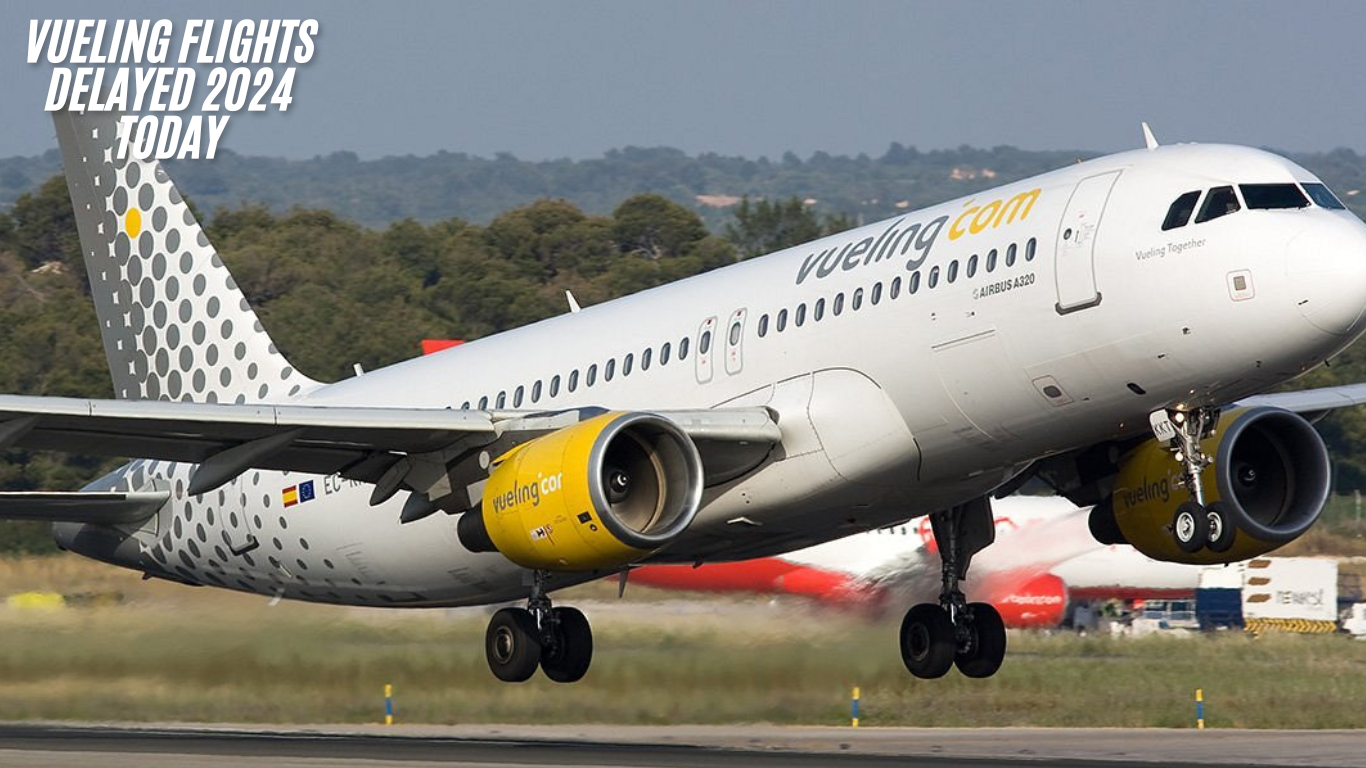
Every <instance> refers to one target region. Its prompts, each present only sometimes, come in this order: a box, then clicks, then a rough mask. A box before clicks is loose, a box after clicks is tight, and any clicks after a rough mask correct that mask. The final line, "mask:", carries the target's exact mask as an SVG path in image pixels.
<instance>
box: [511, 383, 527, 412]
mask: <svg viewBox="0 0 1366 768" xmlns="http://www.w3.org/2000/svg"><path fill="white" fill-rule="evenodd" d="M525 391H526V390H525V388H523V387H522V385H521V384H518V385H517V389H516V390H515V391H513V393H512V407H513V408H521V407H522V394H523V393H524V392H525Z"/></svg>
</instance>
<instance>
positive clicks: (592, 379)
mask: <svg viewBox="0 0 1366 768" xmlns="http://www.w3.org/2000/svg"><path fill="white" fill-rule="evenodd" d="M597 380H598V364H597V363H593V364H592V365H590V366H588V376H587V377H585V378H584V380H583V385H584V386H585V387H591V386H593V385H594V384H595V383H597Z"/></svg>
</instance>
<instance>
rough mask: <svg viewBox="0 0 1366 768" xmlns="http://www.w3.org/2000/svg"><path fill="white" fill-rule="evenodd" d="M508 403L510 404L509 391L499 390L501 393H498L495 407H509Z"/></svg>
mask: <svg viewBox="0 0 1366 768" xmlns="http://www.w3.org/2000/svg"><path fill="white" fill-rule="evenodd" d="M507 404H508V393H507V392H506V391H503V392H499V393H498V402H497V403H495V404H494V407H495V408H505V407H507Z"/></svg>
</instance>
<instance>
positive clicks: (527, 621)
mask: <svg viewBox="0 0 1366 768" xmlns="http://www.w3.org/2000/svg"><path fill="white" fill-rule="evenodd" d="M484 655H485V656H486V657H487V658H488V662H489V669H490V670H492V671H493V675H494V677H497V678H498V679H499V680H502V681H503V682H505V683H521V682H525V681H526V680H528V679H530V678H531V676H532V675H533V674H535V673H536V665H537V664H539V663H540V661H541V638H540V632H539V631H538V630H537V629H536V620H535V619H533V618H532V617H531V612H530V611H528V610H526V609H525V608H502V609H500V610H499V611H498V612H497V613H494V614H493V618H491V619H489V628H488V631H487V632H485V633H484Z"/></svg>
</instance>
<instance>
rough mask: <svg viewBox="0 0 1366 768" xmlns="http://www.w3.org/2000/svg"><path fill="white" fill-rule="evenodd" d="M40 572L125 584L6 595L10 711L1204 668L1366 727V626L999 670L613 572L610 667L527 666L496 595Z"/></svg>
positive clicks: (899, 698)
mask: <svg viewBox="0 0 1366 768" xmlns="http://www.w3.org/2000/svg"><path fill="white" fill-rule="evenodd" d="M29 589H56V590H57V591H62V592H66V593H68V594H77V593H81V594H86V595H90V594H95V595H120V596H121V601H120V602H118V603H117V604H113V605H110V604H108V603H109V602H112V601H104V602H103V603H101V602H99V601H95V602H93V603H90V602H89V601H87V604H88V605H89V606H90V607H80V608H65V609H60V610H51V611H44V610H24V609H17V608H3V607H0V637H3V638H4V642H3V643H0V681H3V682H2V683H0V691H3V692H4V695H3V696H0V719H6V720H13V719H33V718H43V719H88V720H134V721H137V720H146V721H151V720H179V721H209V722H270V723H282V722H293V723H325V722H345V723H361V722H375V721H378V720H379V719H380V718H381V716H382V712H383V701H382V691H383V686H384V684H385V683H392V684H394V686H395V698H396V702H397V711H398V720H399V721H400V722H407V723H416V722H428V723H472V722H489V723H492V722H499V723H550V722H617V723H675V722H687V723H734V722H760V721H762V722H773V723H793V724H827V725H834V724H841V723H843V722H846V718H847V715H848V707H849V693H850V688H851V686H853V685H859V686H860V687H861V688H862V710H863V712H862V715H863V722H864V723H865V724H868V725H921V726H931V725H939V726H978V725H999V726H1006V725H1044V726H1170V727H1183V726H1190V725H1192V724H1193V712H1194V703H1193V696H1194V691H1195V689H1196V688H1197V687H1202V688H1204V691H1205V699H1206V717H1207V719H1208V722H1209V724H1210V725H1211V726H1212V727H1248V728H1271V727H1276V728H1329V727H1331V728H1360V727H1366V684H1363V683H1366V644H1363V643H1358V642H1355V641H1353V640H1350V639H1348V638H1346V637H1341V636H1327V637H1324V636H1312V637H1311V636H1303V637H1301V636H1274V635H1273V636H1266V637H1263V638H1261V639H1260V640H1253V639H1251V638H1249V637H1245V636H1243V635H1241V634H1220V635H1214V636H1207V637H1189V638H1173V637H1148V638H1141V639H1132V638H1128V639H1121V638H1110V637H1094V636H1093V637H1078V636H1076V635H1072V634H1061V633H1060V634H1056V635H1051V636H1050V635H1031V634H1021V635H1012V638H1011V653H1010V655H1009V656H1008V658H1007V661H1006V665H1005V667H1004V668H1003V669H1002V671H1001V673H1000V674H999V675H997V676H996V677H995V678H992V679H990V680H985V681H972V680H967V679H965V678H963V677H961V676H959V675H958V674H957V673H953V672H951V673H950V674H949V676H948V677H946V678H944V679H942V680H937V681H920V680H914V679H912V678H911V677H910V676H909V675H907V674H906V672H905V670H904V669H903V668H902V667H901V664H900V661H899V659H898V658H897V654H896V643H895V639H894V638H895V624H893V623H886V622H883V623H874V624H869V623H865V622H861V621H859V620H857V619H854V618H852V617H847V616H832V615H829V614H821V613H813V612H810V611H809V610H808V609H807V608H805V607H804V606H802V604H800V603H786V602H780V603H772V602H769V601H767V600H755V601H743V600H729V601H715V602H708V601H681V600H674V599H670V598H665V597H661V596H660V595H659V593H650V592H649V591H648V590H643V589H638V588H632V589H631V590H630V591H629V592H628V595H627V599H626V600H625V601H623V602H617V601H616V600H615V599H612V598H611V596H612V595H614V591H613V590H614V588H607V587H604V586H602V585H593V586H589V587H588V588H586V589H581V590H580V591H579V592H578V595H577V597H576V598H565V599H564V600H563V601H564V602H575V603H577V604H579V605H580V606H581V607H583V608H584V609H585V611H586V612H587V613H588V614H589V616H590V617H591V618H592V619H593V620H594V630H595V634H596V641H597V655H596V657H595V661H594V666H593V669H592V670H591V671H590V672H589V675H588V677H587V678H586V679H585V680H584V681H583V682H582V683H580V684H578V685H574V686H559V685H555V684H552V683H549V682H547V681H545V680H544V679H542V678H540V677H539V676H538V677H537V678H535V679H534V680H533V681H532V682H530V683H526V684H523V685H513V686H508V685H502V684H498V683H496V682H495V681H494V680H493V679H492V677H491V675H490V674H489V672H488V670H487V668H486V667H485V664H484V660H483V646H482V640H483V632H484V625H485V622H486V620H487V616H488V611H486V610H473V609H464V610H458V611H397V610H380V609H345V608H330V607H325V606H312V605H300V604H294V603H281V604H279V605H277V606H274V607H272V606H270V605H269V603H268V601H267V600H266V599H265V598H260V597H253V596H247V595H237V594H232V593H226V592H221V591H211V590H207V589H192V588H188V587H180V586H176V585H170V584H161V583H156V582H141V581H139V580H138V577H137V575H136V574H130V573H124V572H120V571H118V570H115V569H111V568H107V567H103V566H100V565H98V564H93V563H87V562H85V561H82V560H78V559H71V558H43V559H40V560H20V561H0V591H2V592H3V593H4V594H13V593H15V592H20V591H24V590H29ZM642 598H644V599H642Z"/></svg>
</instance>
